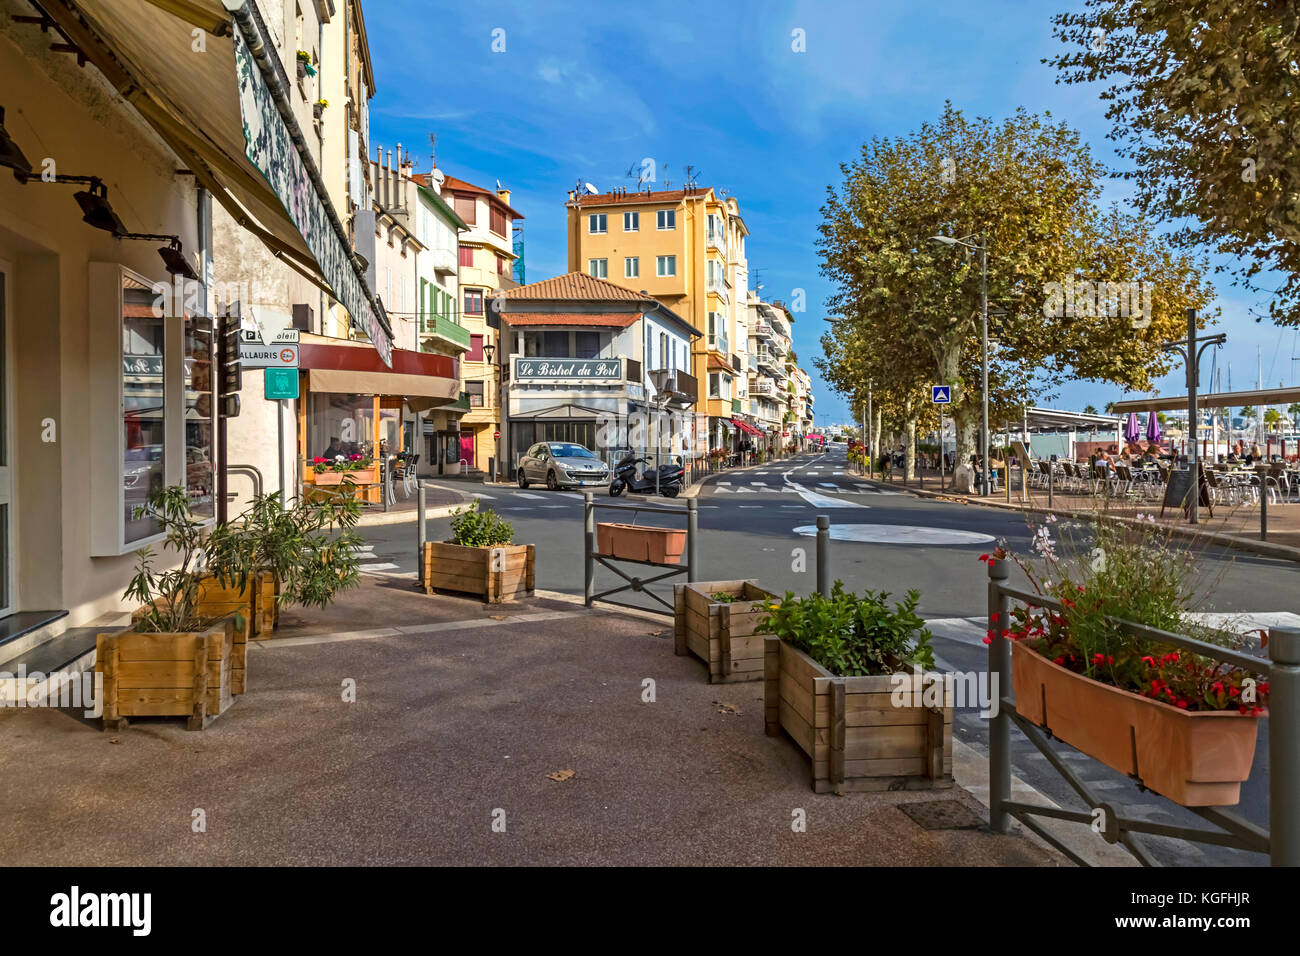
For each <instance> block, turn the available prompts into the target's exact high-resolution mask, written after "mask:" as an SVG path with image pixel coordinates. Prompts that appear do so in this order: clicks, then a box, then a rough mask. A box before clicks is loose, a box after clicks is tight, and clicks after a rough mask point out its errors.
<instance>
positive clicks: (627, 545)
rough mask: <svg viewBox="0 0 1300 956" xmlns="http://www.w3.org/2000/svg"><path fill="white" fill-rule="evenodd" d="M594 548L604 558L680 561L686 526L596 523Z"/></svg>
mask: <svg viewBox="0 0 1300 956" xmlns="http://www.w3.org/2000/svg"><path fill="white" fill-rule="evenodd" d="M596 549H597V551H598V552H599V553H600V554H602V555H604V556H606V557H610V558H619V559H621V560H624V561H643V562H646V563H647V564H681V563H682V554H683V553H684V552H685V551H686V529H684V528H654V527H649V526H646V525H634V524H620V523H618V522H614V521H603V522H598V523H597V524H596Z"/></svg>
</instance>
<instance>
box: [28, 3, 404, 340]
mask: <svg viewBox="0 0 1300 956" xmlns="http://www.w3.org/2000/svg"><path fill="white" fill-rule="evenodd" d="M46 9H47V11H48V13H49V15H50V16H51V17H52V18H53V19H54V20H55V21H56V22H57V23H58V25H59V28H60V29H61V30H62V31H63V32H64V33H66V34H67V35H68V37H69V38H70V39H71V40H72V42H73V43H74V44H75V45H76V46H77V48H78V50H79V51H80V52H81V53H82V54H83V55H84V56H85V57H86V58H87V59H88V60H90V61H91V62H92V63H94V65H95V66H96V67H97V68H98V69H99V71H100V72H101V73H102V74H103V75H104V76H105V77H106V78H107V79H108V81H109V82H110V83H111V84H112V85H113V86H114V87H115V88H116V89H117V91H118V92H119V93H120V94H121V95H122V96H123V97H125V98H126V100H127V101H128V102H130V103H131V104H132V106H134V107H135V109H136V111H137V112H139V114H140V115H141V117H143V118H144V120H145V121H146V122H148V123H149V125H150V126H152V127H153V129H154V130H155V131H156V132H157V133H158V135H159V136H161V137H162V139H163V140H164V141H165V142H166V143H167V145H168V146H169V147H170V148H171V149H172V150H173V151H174V152H175V153H176V155H177V156H178V157H179V158H180V159H181V161H182V162H184V163H185V164H186V166H187V167H188V168H189V170H190V171H191V172H192V173H193V174H194V176H195V178H196V179H197V180H198V182H199V184H200V185H202V186H203V187H205V188H207V189H208V190H209V191H210V192H211V193H212V194H213V196H214V197H215V198H216V199H217V200H218V201H219V202H220V203H221V204H222V205H223V206H224V207H225V208H226V209H227V211H228V212H230V214H231V216H232V217H233V218H234V219H235V221H236V222H238V223H239V224H240V225H241V226H242V227H243V228H245V229H247V230H248V231H250V232H252V233H253V234H254V235H257V236H258V237H259V238H260V239H262V241H263V242H265V243H266V245H267V246H268V247H269V248H270V249H271V250H272V252H274V253H275V254H276V256H277V257H279V258H280V259H281V260H282V261H284V262H286V263H287V264H289V265H290V266H292V267H293V268H295V269H297V270H298V271H299V272H302V273H303V274H304V275H306V276H307V277H308V278H310V279H312V280H313V281H314V282H316V283H317V284H318V285H320V286H322V287H323V288H324V289H325V290H326V291H328V293H329V294H330V295H331V296H333V297H334V298H335V299H337V300H338V301H339V302H340V303H341V304H342V305H343V307H344V308H345V309H347V310H348V312H349V314H350V315H351V316H352V319H353V321H354V322H355V323H356V325H357V327H358V328H360V329H361V330H362V331H364V332H365V333H366V334H367V335H368V336H369V338H370V340H371V342H372V344H373V345H374V348H375V351H377V352H378V353H379V355H380V356H381V357H382V358H383V360H384V362H385V363H387V362H388V361H389V357H390V354H391V351H392V330H391V329H390V328H389V327H388V326H387V325H386V324H385V323H384V321H383V320H382V318H381V316H380V314H379V312H378V310H377V308H376V307H375V303H374V298H373V296H372V294H371V292H370V290H369V289H368V288H367V286H366V282H365V278H364V274H363V272H362V270H361V268H360V266H359V264H358V263H357V262H356V260H355V259H354V258H353V256H352V249H351V247H350V244H349V242H348V239H347V235H346V232H345V231H344V229H343V226H342V224H341V222H340V220H339V218H338V215H337V213H336V212H335V210H334V208H333V206H332V205H331V203H330V200H329V197H328V193H327V192H326V190H325V187H324V182H323V180H322V179H321V176H320V171H319V169H318V168H317V166H316V163H315V160H314V159H313V158H312V156H311V153H310V150H309V149H307V148H306V146H307V143H306V139H305V137H304V136H303V134H302V131H301V129H300V128H299V127H298V124H297V120H296V119H295V118H294V115H293V112H292V109H291V107H290V106H289V100H288V89H289V81H288V79H287V77H286V76H285V74H284V70H283V66H282V65H281V64H280V61H279V59H278V55H277V53H276V51H275V47H274V45H273V44H272V42H271V40H270V38H269V36H268V35H267V33H266V30H265V27H264V25H263V24H262V23H261V16H260V14H259V13H258V12H257V8H256V6H255V4H253V3H252V2H250V0H184V2H179V0H168V2H163V0H63V2H60V3H51V4H48V5H47V7H46ZM196 27H197V28H199V30H200V31H201V32H200V34H199V36H200V37H201V40H200V39H197V38H196V35H195V28H196ZM200 42H201V43H202V50H196V49H195V44H196V43H200ZM139 228H140V229H143V230H148V229H151V228H153V226H152V224H148V223H144V224H141V225H140V227H139Z"/></svg>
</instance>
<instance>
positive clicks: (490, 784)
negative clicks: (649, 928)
mask: <svg viewBox="0 0 1300 956" xmlns="http://www.w3.org/2000/svg"><path fill="white" fill-rule="evenodd" d="M248 670H249V673H248V692H247V693H246V694H245V695H243V696H242V697H240V698H239V699H238V700H237V701H236V702H235V704H234V705H233V707H232V708H231V709H230V710H229V711H227V712H226V713H225V714H224V715H222V716H221V717H220V718H218V719H217V720H216V721H215V722H214V723H213V724H211V725H210V726H209V727H208V729H206V730H204V731H202V732H187V731H186V730H184V728H183V723H182V722H181V721H172V720H164V719H156V720H144V719H141V720H136V721H132V722H131V724H130V726H128V727H127V728H126V729H125V730H123V731H122V732H121V733H117V734H110V733H105V732H103V731H101V730H100V729H99V726H98V721H87V720H84V719H82V718H80V717H79V716H76V715H73V714H72V713H70V712H62V711H52V710H0V813H2V814H3V817H4V819H5V824H6V825H5V826H4V827H3V828H2V829H0V859H3V860H5V862H6V863H8V864H10V865H14V864H36V865H48V864H69V863H76V864H82V865H110V864H145V865H152V864H193V865H220V864H261V865H274V864H321V865H325V864H477V865H520V864H523V865H527V864H580V865H593V864H594V865H606V864H651V865H672V864H706V865H713V864H847V865H859V866H861V865H879V866H884V865H916V864H921V865H926V864H930V865H943V866H974V865H985V864H1003V865H1060V864H1061V863H1062V859H1061V858H1060V857H1058V856H1056V855H1055V854H1054V853H1051V852H1049V851H1047V850H1045V849H1043V848H1041V845H1040V844H1037V843H1035V842H1031V841H1030V840H1029V839H1028V838H1027V837H1025V836H1021V835H1011V836H995V835H992V834H989V833H987V832H983V831H981V830H924V829H922V828H920V827H919V826H918V825H917V824H916V823H914V822H913V821H912V820H911V819H910V818H909V817H907V816H905V815H904V814H903V813H902V812H901V811H900V810H899V809H898V807H899V806H900V805H901V804H904V803H909V802H914V801H931V800H958V801H960V802H962V803H963V804H965V805H967V806H969V807H971V808H972V809H975V810H977V812H981V815H982V810H981V809H980V808H979V805H978V803H976V801H975V800H974V799H973V798H972V797H971V795H970V794H969V793H967V792H966V791H964V790H962V789H961V788H960V787H958V788H954V789H952V790H948V791H937V792H933V793H926V792H898V793H878V794H853V795H850V796H847V797H836V796H833V795H817V794H814V793H813V792H812V791H811V789H810V788H809V785H808V767H807V763H806V760H805V758H804V756H803V754H802V753H801V752H800V751H799V750H798V748H797V747H796V746H795V744H794V743H793V742H792V741H790V740H789V739H787V738H785V737H775V738H769V737H766V736H765V735H764V733H763V705H762V686H761V683H754V684H739V685H735V684H733V685H722V686H710V685H709V684H708V683H707V682H706V678H705V673H704V669H703V666H702V665H701V664H700V663H699V662H698V661H697V660H695V659H694V658H685V657H675V656H674V655H673V646H672V626H671V624H667V623H661V622H660V621H658V620H650V619H647V618H645V617H638V616H635V615H627V614H623V613H614V612H612V611H608V610H603V609H595V610H586V609H584V608H582V607H581V606H580V605H575V604H574V603H572V602H565V601H560V600H553V599H548V598H546V597H538V598H535V599H532V600H529V601H526V602H520V603H518V604H512V605H504V606H496V607H485V606H483V605H481V604H478V603H477V602H475V601H471V600H460V599H456V598H451V597H441V596H439V597H427V596H425V595H424V594H423V593H422V592H418V591H416V590H415V588H414V586H413V585H412V584H408V583H406V582H404V581H399V580H396V579H393V580H377V579H374V578H367V579H366V580H365V583H364V584H363V585H362V586H361V588H360V589H358V590H357V591H354V592H350V593H348V594H347V595H346V596H345V598H344V599H343V600H342V601H340V602H339V603H338V604H337V605H336V606H334V607H332V608H330V609H329V610H328V611H324V612H321V611H316V610H301V609H294V610H287V611H286V612H285V613H284V614H283V616H282V625H281V628H280V630H279V631H277V636H276V637H274V638H272V639H271V640H268V641H264V642H261V643H259V644H256V645H255V646H253V647H252V648H251V649H250V651H249V658H248ZM646 678H652V679H653V680H654V681H655V682H656V687H655V689H656V702H654V703H644V702H643V701H642V692H643V681H644V680H645V679H646ZM353 686H354V687H355V702H346V701H345V700H344V696H345V691H346V689H347V688H349V687H353ZM720 704H730V705H732V706H733V707H734V708H735V709H737V710H739V713H738V714H732V713H724V712H723V711H724V710H727V709H729V708H723V707H721V706H719V705H720ZM566 771H571V773H572V775H571V776H570V775H568V774H567V773H565V772H566ZM551 774H555V775H557V776H558V777H561V778H564V779H560V780H556V779H551V778H550V777H549V775H551ZM798 809H802V810H804V811H806V814H807V831H806V832H803V833H796V832H793V831H792V829H791V821H792V819H793V816H792V814H793V812H794V811H796V810H798ZM197 810H201V811H203V817H204V819H205V821H206V832H199V833H196V832H193V826H192V823H193V820H194V819H195V816H196V813H195V812H196V811H197ZM503 818H504V821H505V832H494V830H493V821H494V819H496V820H501V819H503Z"/></svg>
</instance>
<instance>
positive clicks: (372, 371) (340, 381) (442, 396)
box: [298, 335, 460, 410]
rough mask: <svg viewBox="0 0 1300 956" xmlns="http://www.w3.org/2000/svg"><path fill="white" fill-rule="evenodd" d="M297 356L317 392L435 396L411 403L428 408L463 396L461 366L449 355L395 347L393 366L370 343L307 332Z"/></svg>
mask: <svg viewBox="0 0 1300 956" xmlns="http://www.w3.org/2000/svg"><path fill="white" fill-rule="evenodd" d="M298 356H299V363H300V367H301V368H302V369H303V370H304V371H306V372H307V387H308V388H309V389H310V390H311V391H313V392H335V393H340V394H350V395H393V396H403V397H407V398H414V399H417V400H418V399H435V400H436V401H433V402H417V403H412V405H413V406H414V404H421V405H423V409H428V408H434V407H436V406H438V405H446V404H450V403H451V402H454V401H456V400H457V399H459V398H460V370H459V368H458V367H457V363H456V360H455V359H453V358H452V357H451V356H449V355H437V354H434V353H431V352H411V351H407V350H406V349H396V350H394V351H393V353H392V369H391V371H390V370H389V369H388V368H386V367H385V366H384V365H382V364H381V362H380V359H379V356H378V355H377V354H376V353H375V350H374V349H372V348H370V347H368V346H366V345H362V344H359V343H341V342H337V341H331V340H329V339H326V338H324V337H322V336H313V335H303V336H301V337H300V343H299V346H298ZM423 409H421V410H423Z"/></svg>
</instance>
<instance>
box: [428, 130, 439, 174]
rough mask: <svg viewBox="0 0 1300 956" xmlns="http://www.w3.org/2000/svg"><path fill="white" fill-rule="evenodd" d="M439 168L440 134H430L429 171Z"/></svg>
mask: <svg viewBox="0 0 1300 956" xmlns="http://www.w3.org/2000/svg"><path fill="white" fill-rule="evenodd" d="M437 168H438V134H437V133H430V134H429V171H430V172H432V171H433V170H435V169H437Z"/></svg>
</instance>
